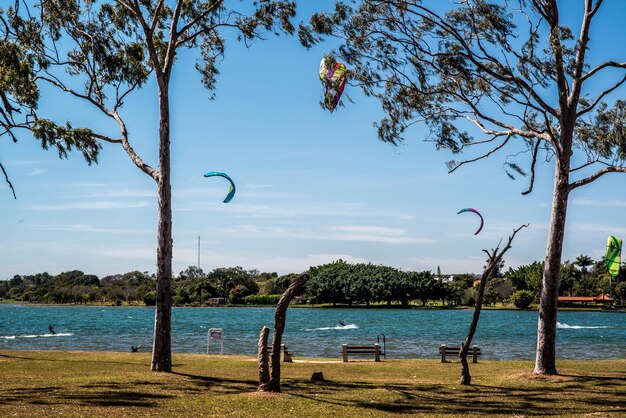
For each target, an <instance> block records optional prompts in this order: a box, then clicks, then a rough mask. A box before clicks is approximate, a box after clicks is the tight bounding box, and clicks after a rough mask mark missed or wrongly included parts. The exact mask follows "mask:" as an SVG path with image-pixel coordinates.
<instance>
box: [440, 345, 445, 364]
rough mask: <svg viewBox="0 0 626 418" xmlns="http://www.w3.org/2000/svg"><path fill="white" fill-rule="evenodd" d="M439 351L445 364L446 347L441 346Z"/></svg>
mask: <svg viewBox="0 0 626 418" xmlns="http://www.w3.org/2000/svg"><path fill="white" fill-rule="evenodd" d="M439 351H440V352H441V362H442V363H445V362H446V345H445V344H441V346H439Z"/></svg>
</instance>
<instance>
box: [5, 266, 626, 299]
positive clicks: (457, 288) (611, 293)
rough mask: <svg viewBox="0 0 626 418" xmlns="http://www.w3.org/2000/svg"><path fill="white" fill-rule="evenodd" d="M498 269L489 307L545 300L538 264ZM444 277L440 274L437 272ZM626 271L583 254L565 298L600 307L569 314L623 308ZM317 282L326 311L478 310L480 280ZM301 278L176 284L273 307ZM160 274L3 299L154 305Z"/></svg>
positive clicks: (379, 276) (346, 278)
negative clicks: (614, 273) (615, 271)
mask: <svg viewBox="0 0 626 418" xmlns="http://www.w3.org/2000/svg"><path fill="white" fill-rule="evenodd" d="M503 268H504V263H501V264H500V265H499V266H498V267H497V268H496V271H494V274H493V277H492V278H491V279H490V281H489V283H488V285H487V289H486V291H485V299H484V302H485V303H484V304H485V307H486V308H488V309H489V308H491V309H516V308H520V309H527V308H533V307H534V306H536V304H537V302H538V297H539V294H540V292H541V282H542V280H541V279H542V272H543V263H541V262H533V263H531V264H528V265H523V266H520V267H518V268H515V269H513V268H509V269H508V271H506V272H504V271H503ZM437 270H438V271H440V268H438V269H437ZM624 271H626V270H625V269H622V270H621V272H620V275H619V276H618V277H614V278H611V277H610V276H609V274H608V273H607V271H606V267H605V265H604V262H603V260H600V261H594V260H592V259H591V258H590V257H588V256H585V255H581V256H579V257H577V258H576V260H575V261H574V262H571V263H570V262H569V261H566V262H565V263H563V265H562V266H561V280H560V289H559V295H561V296H567V297H573V296H574V297H576V296H579V297H587V298H589V297H598V296H601V295H605V299H608V300H604V301H602V303H598V302H597V301H589V300H588V301H574V302H570V303H568V304H562V307H563V308H566V309H567V308H569V307H572V308H581V307H582V308H585V309H601V308H602V309H606V308H620V307H623V306H624V301H625V300H626V277H624V276H626V274H624V273H623V272H624ZM309 274H310V277H311V278H310V280H309V281H308V283H307V285H306V288H305V293H304V294H303V295H301V296H299V297H298V298H297V299H296V302H297V304H301V305H305V306H319V307H371V308H374V307H389V308H398V307H400V308H410V307H411V308H413V307H417V308H468V307H469V308H471V307H473V306H474V305H475V298H476V291H477V289H476V288H477V284H478V283H477V282H478V276H476V275H474V274H471V273H465V274H453V275H450V274H447V275H446V274H441V273H438V274H434V273H432V272H430V271H422V272H414V271H409V272H407V271H402V270H399V269H396V268H393V267H388V266H381V265H373V264H349V263H346V262H344V261H342V260H338V261H336V262H333V263H329V264H324V265H320V266H315V267H311V268H310V269H309ZM296 276H297V274H295V273H293V274H287V275H283V276H279V275H278V274H276V273H274V272H272V273H269V272H259V271H258V270H245V269H243V268H241V267H228V268H216V269H214V270H213V271H211V272H208V273H205V272H204V271H203V270H202V269H199V268H198V267H195V266H190V267H188V268H187V269H186V270H184V271H181V272H180V273H179V274H178V275H177V276H175V277H174V280H173V287H172V293H173V304H174V305H175V306H211V305H220V306H223V305H231V306H242V305H243V306H245V305H252V306H263V305H267V306H272V305H276V303H277V302H278V300H279V298H280V295H281V294H282V293H283V292H284V291H285V290H286V289H287V287H288V286H289V284H290V283H291V282H292V280H293V279H294V278H295V277H296ZM155 298H156V292H155V276H154V274H152V275H151V274H149V272H140V271H132V272H128V273H124V274H115V275H109V276H105V277H102V278H98V277H97V276H95V275H93V274H86V273H84V272H82V271H78V270H74V271H67V272H63V273H60V274H57V275H50V274H48V273H46V272H44V273H38V274H34V275H15V276H14V277H13V278H10V279H5V280H0V301H4V302H21V303H37V304H74V305H81V304H85V305H112V306H126V305H132V306H142V305H146V306H152V305H154V304H155Z"/></svg>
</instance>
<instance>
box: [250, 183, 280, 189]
mask: <svg viewBox="0 0 626 418" xmlns="http://www.w3.org/2000/svg"><path fill="white" fill-rule="evenodd" d="M273 187H276V186H274V185H273V184H244V185H243V186H242V188H243V189H271V188H273Z"/></svg>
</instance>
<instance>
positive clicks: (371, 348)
mask: <svg viewBox="0 0 626 418" xmlns="http://www.w3.org/2000/svg"><path fill="white" fill-rule="evenodd" d="M341 351H342V357H343V361H344V362H347V361H348V354H373V355H374V361H380V354H381V350H380V345H379V344H372V345H349V344H342V346H341Z"/></svg>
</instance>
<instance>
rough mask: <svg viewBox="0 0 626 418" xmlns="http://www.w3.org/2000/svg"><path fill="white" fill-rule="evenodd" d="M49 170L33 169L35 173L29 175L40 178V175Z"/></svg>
mask: <svg viewBox="0 0 626 418" xmlns="http://www.w3.org/2000/svg"><path fill="white" fill-rule="evenodd" d="M46 171H47V170H42V169H41V168H33V171H31V172H30V173H28V175H29V176H38V175H40V174H43V173H45V172H46Z"/></svg>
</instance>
